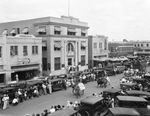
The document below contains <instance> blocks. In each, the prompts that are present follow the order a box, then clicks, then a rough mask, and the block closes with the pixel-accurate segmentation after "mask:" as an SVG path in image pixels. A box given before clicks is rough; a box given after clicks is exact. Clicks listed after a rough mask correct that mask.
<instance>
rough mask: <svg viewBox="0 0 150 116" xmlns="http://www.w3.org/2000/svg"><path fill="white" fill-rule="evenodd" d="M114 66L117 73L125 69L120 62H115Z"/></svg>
mask: <svg viewBox="0 0 150 116" xmlns="http://www.w3.org/2000/svg"><path fill="white" fill-rule="evenodd" d="M116 67H117V74H120V73H123V72H124V71H125V66H124V65H122V64H121V63H117V64H116Z"/></svg>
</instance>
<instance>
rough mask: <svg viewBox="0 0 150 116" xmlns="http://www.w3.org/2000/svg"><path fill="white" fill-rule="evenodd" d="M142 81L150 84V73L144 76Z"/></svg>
mask: <svg viewBox="0 0 150 116" xmlns="http://www.w3.org/2000/svg"><path fill="white" fill-rule="evenodd" d="M144 79H145V80H147V81H148V82H150V73H147V74H145V75H144Z"/></svg>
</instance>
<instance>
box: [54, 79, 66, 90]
mask: <svg viewBox="0 0 150 116" xmlns="http://www.w3.org/2000/svg"><path fill="white" fill-rule="evenodd" d="M51 84H52V91H57V90H61V89H63V79H61V78H57V79H52V80H51Z"/></svg>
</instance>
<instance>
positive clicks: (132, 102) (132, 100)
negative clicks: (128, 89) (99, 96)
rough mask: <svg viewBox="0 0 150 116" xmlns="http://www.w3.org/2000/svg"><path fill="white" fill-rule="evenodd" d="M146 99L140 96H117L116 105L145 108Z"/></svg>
mask: <svg viewBox="0 0 150 116" xmlns="http://www.w3.org/2000/svg"><path fill="white" fill-rule="evenodd" d="M147 105H148V101H147V100H146V99H144V98H142V97H135V96H117V99H116V101H115V106H116V107H126V108H147Z"/></svg>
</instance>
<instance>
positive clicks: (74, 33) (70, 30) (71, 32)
mask: <svg viewBox="0 0 150 116" xmlns="http://www.w3.org/2000/svg"><path fill="white" fill-rule="evenodd" d="M67 35H76V30H75V29H68V32H67Z"/></svg>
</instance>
